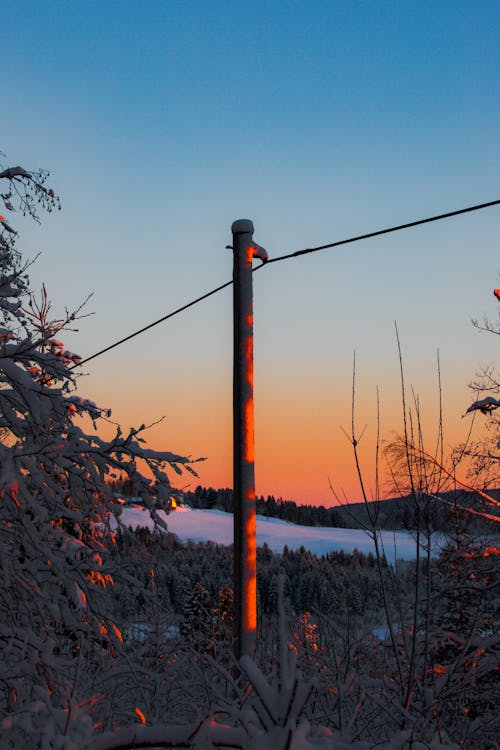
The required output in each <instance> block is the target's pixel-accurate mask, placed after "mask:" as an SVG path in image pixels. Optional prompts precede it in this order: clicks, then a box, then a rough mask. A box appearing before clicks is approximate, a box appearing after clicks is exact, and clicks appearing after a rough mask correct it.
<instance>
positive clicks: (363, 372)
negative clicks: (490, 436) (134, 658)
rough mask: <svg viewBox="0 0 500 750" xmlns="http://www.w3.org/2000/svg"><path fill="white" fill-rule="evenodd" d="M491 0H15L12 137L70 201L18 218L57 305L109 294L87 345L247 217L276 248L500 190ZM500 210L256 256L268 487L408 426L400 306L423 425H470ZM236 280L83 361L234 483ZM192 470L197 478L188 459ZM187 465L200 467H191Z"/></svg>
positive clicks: (5, 28) (261, 468)
mask: <svg viewBox="0 0 500 750" xmlns="http://www.w3.org/2000/svg"><path fill="white" fill-rule="evenodd" d="M499 20H500V11H499V6H498V4H497V3H496V2H493V1H491V2H490V1H489V0H482V1H481V2H479V3H478V2H472V1H471V2H463V1H461V0H454V1H453V2H451V1H450V2H448V0H441V1H437V2H406V1H405V0H401V1H398V2H389V1H383V0H380V1H379V2H375V1H373V2H367V1H364V2H363V1H361V0H351V1H350V2H348V1H347V0H344V1H343V2H341V1H340V0H337V1H335V0H330V1H329V2H326V1H325V2H320V1H319V0H307V1H306V0H304V1H302V0H295V1H293V0H288V1H287V0H281V1H279V2H278V1H277V0H275V1H272V0H270V1H268V2H264V0H252V2H244V1H241V2H240V1H238V0H232V1H231V2H228V1H226V0H204V1H202V0H199V1H198V2H193V1H191V0H180V1H175V0H164V1H163V2H151V1H148V0H142V1H141V2H135V1H134V0H128V1H127V2H110V1H106V0H100V1H99V2H95V1H94V0H86V1H85V2H79V1H78V0H75V1H74V2H70V3H68V2H61V1H59V0H52V1H51V2H50V3H40V2H38V1H37V2H25V1H23V0H4V2H3V3H2V10H1V28H2V43H1V52H0V55H1V60H2V74H3V75H2V82H3V101H2V105H3V106H2V110H3V112H2V138H1V144H0V149H1V150H2V151H3V152H4V153H5V154H6V157H7V158H6V159H4V160H3V161H4V162H5V161H7V162H9V163H10V164H14V163H15V164H18V163H20V164H22V165H23V166H25V167H26V168H34V167H38V166H42V167H46V168H48V169H50V171H51V173H52V175H51V183H50V185H51V186H53V187H54V188H55V189H56V191H57V192H58V193H59V194H60V195H61V198H62V202H63V210H62V212H61V213H60V214H57V215H51V216H48V217H46V218H45V219H44V222H43V226H42V227H37V226H30V225H29V224H26V225H24V224H23V223H22V221H21V220H18V219H16V222H17V226H18V227H19V228H20V229H22V230H23V234H22V238H21V241H20V243H19V247H20V248H23V249H24V250H25V251H26V253H27V254H28V256H30V257H32V256H33V255H34V254H35V252H36V251H38V250H40V251H42V255H41V257H40V258H39V259H38V261H37V263H36V264H35V266H34V267H33V268H32V280H33V283H34V284H35V285H36V286H39V285H40V284H41V283H42V281H45V282H46V284H47V287H48V290H49V293H50V294H51V296H52V297H53V299H54V303H55V310H63V309H64V306H65V305H67V306H69V307H71V306H74V305H76V304H77V303H78V302H80V301H81V300H82V299H84V298H85V297H86V295H87V294H88V293H89V292H93V293H94V296H93V298H92V300H91V302H90V303H89V305H88V310H89V311H92V312H94V313H95V315H93V316H92V317H90V318H87V319H85V320H82V321H81V322H80V324H79V326H78V327H79V332H78V333H72V334H68V335H67V336H66V338H65V343H66V344H67V346H68V347H70V348H72V349H73V350H74V351H77V352H78V353H79V354H80V355H81V356H88V355H90V354H92V353H93V352H94V351H96V350H97V349H100V348H102V347H103V346H106V345H107V344H109V343H112V342H113V341H114V340H115V339H118V338H120V337H122V336H124V335H126V334H127V333H129V332H131V331H133V330H134V329H136V328H139V327H141V326H143V325H145V324H147V323H149V322H150V321H152V320H155V319H156V318H159V317H160V316H162V315H163V314H166V313H167V312H169V311H170V310H171V309H174V308H175V307H177V306H179V305H181V304H183V303H185V302H187V301H189V300H190V299H192V298H193V297H196V296H198V295H199V294H202V293H204V292H205V291H208V290H209V289H211V288H212V287H214V286H217V285H218V284H219V283H221V282H223V281H226V280H229V279H230V278H231V266H232V259H231V253H230V251H229V250H225V249H224V248H225V245H227V244H229V243H230V242H231V234H230V226H231V223H232V221H233V220H234V219H237V218H250V219H252V220H253V222H254V225H255V239H256V240H257V242H259V243H260V244H261V245H264V246H265V247H266V248H267V250H268V252H269V255H270V256H271V257H273V256H276V255H279V254H282V253H284V252H288V251H291V250H297V249H300V248H303V247H307V246H311V245H316V244H324V243H328V242H333V241H335V240H338V239H342V238H344V237H349V236H352V235H356V234H360V233H363V232H369V231H371V230H376V229H380V228H384V227H386V226H391V225H394V224H399V223H403V222H406V221H411V220H413V219H418V218H423V217H426V216H429V215H433V214H436V213H442V212H446V211H451V210H454V209H458V208H462V207H465V206H468V205H472V204H475V203H481V202H486V201H490V200H494V199H497V198H499V197H500V189H499V185H498V174H499V149H498V132H499V121H500V118H499V115H500V103H499V86H498V83H499V60H498V50H499V49H500V45H499V27H500V24H499ZM499 219H500V208H497V207H495V208H491V209H487V210H485V211H481V212H477V213H474V214H469V215H466V216H464V217H459V218H455V219H450V220H446V221H442V222H439V223H437V224H433V225H428V226H424V227H420V228H418V229H413V230H410V231H407V232H402V233H397V234H394V235H390V236H387V237H382V238H378V239H374V240H368V241H365V242H362V243H360V244H355V245H349V246H346V247H341V248H337V249H334V250H329V251H328V250H327V251H325V252H323V253H316V254H315V255H311V256H306V257H305V258H301V259H297V260H293V261H290V262H287V263H278V264H275V265H273V266H270V267H269V268H268V269H267V270H263V271H261V272H259V273H258V274H256V275H255V277H254V282H255V287H254V292H255V401H256V485H257V487H256V489H257V493H258V494H268V493H273V494H275V495H281V496H283V497H289V498H292V499H296V500H298V501H300V502H308V503H320V502H321V503H325V504H332V503H333V498H332V495H331V492H330V489H329V480H330V481H331V482H332V484H333V485H334V486H335V488H336V489H337V490H338V491H341V490H342V488H344V489H345V491H346V493H347V496H348V497H349V498H352V499H357V498H358V497H359V492H358V490H357V485H356V481H355V477H354V471H353V468H354V467H353V461H352V457H351V454H350V449H349V445H348V443H347V440H346V438H345V437H344V435H343V434H342V431H341V430H340V426H343V427H344V428H346V429H349V424H350V402H351V378H352V359H353V351H354V350H356V357H357V372H358V378H357V390H358V404H357V410H358V416H359V423H360V426H361V427H364V425H365V424H367V429H366V433H365V437H364V439H363V443H362V448H364V451H365V453H366V456H365V457H364V458H365V460H366V473H367V479H370V477H371V476H372V469H373V442H372V441H373V437H374V434H375V430H376V411H375V400H376V388H377V387H378V388H379V392H380V400H381V418H382V432H383V434H384V435H385V436H386V437H389V436H390V434H391V431H392V430H398V429H400V424H401V419H400V413H401V406H400V397H399V393H400V390H399V381H398V372H399V364H398V359H397V349H396V341H395V334H394V321H397V324H398V327H399V333H400V337H401V341H402V347H403V355H404V364H405V370H406V377H407V381H408V385H412V386H414V388H415V392H416V393H418V395H419V398H420V404H421V408H422V416H423V421H424V424H425V426H426V430H428V433H429V436H430V437H432V436H433V435H434V434H435V426H436V422H437V417H436V404H437V376H436V353H437V350H438V349H439V351H440V358H441V373H442V383H443V397H444V406H445V441H446V445H447V447H449V448H451V446H452V445H453V444H454V443H455V442H456V441H457V440H459V439H460V437H461V436H462V435H463V434H464V429H465V428H466V427H467V426H468V420H466V419H462V415H463V412H464V411H465V408H466V406H467V404H468V402H469V399H470V396H469V393H468V390H467V384H468V382H469V381H470V380H471V379H472V377H473V376H474V373H475V371H476V370H477V368H478V367H479V366H480V365H481V364H488V363H491V362H494V361H495V358H496V347H497V345H498V342H497V340H495V339H494V338H493V337H491V336H488V335H487V334H480V333H478V332H477V331H476V330H475V329H474V328H473V327H472V326H471V322H470V319H471V317H479V318H480V317H481V316H482V315H483V314H487V315H489V316H490V317H492V318H495V316H496V314H497V305H496V303H495V299H494V297H493V295H492V289H493V288H494V287H495V286H498V285H499V283H498V279H499V267H500V264H499V261H498V243H499V232H498V228H499V223H500V221H499ZM231 304H232V299H231V289H230V288H229V289H226V290H224V291H223V292H221V293H220V294H219V295H217V296H216V297H213V298H211V299H210V300H208V301H206V302H204V303H203V304H201V305H199V306H198V307H195V308H193V309H191V310H189V311H188V312H186V313H184V314H183V315H181V316H178V317H177V318H175V319H173V320H171V321H170V322H168V323H166V324H164V325H162V326H159V327H157V328H155V329H154V330H152V331H150V332H148V333H146V334H144V335H143V336H141V337H139V338H137V339H135V340H134V341H132V342H130V343H128V344H126V345H123V346H122V347H120V348H118V349H116V350H115V351H113V352H110V353H109V354H106V355H104V356H102V357H101V358H99V359H97V360H95V361H93V362H91V363H89V365H88V366H87V367H86V368H85V371H86V373H88V374H87V375H86V377H85V378H82V379H81V381H80V383H81V386H80V390H81V392H82V395H87V396H89V397H93V398H94V399H95V400H97V401H98V402H99V403H100V404H102V405H103V406H109V407H111V408H112V410H113V417H114V418H115V419H116V420H117V421H120V422H121V423H122V424H123V425H124V426H125V427H126V426H128V425H131V424H135V425H137V424H140V423H143V422H146V423H150V422H154V421H155V420H156V419H158V418H159V417H161V416H163V415H164V416H165V417H166V419H165V421H164V422H163V423H162V424H161V425H158V426H156V427H154V428H152V429H151V431H150V433H149V435H150V445H151V446H153V447H158V448H164V449H170V450H174V451H177V452H180V453H186V454H190V455H192V456H206V457H207V462H206V463H205V464H203V465H202V467H201V469H200V482H202V483H204V484H207V485H209V484H211V485H214V486H230V485H231V483H232V477H231V403H232V393H231V380H232V313H231ZM186 481H188V480H187V479H186ZM191 486H192V484H191Z"/></svg>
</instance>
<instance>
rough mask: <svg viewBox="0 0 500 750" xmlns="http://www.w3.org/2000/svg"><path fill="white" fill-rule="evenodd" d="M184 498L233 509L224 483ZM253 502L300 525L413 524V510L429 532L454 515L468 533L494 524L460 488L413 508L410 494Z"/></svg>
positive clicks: (449, 525) (196, 504)
mask: <svg viewBox="0 0 500 750" xmlns="http://www.w3.org/2000/svg"><path fill="white" fill-rule="evenodd" d="M489 494H490V495H491V496H492V497H493V498H494V499H495V500H498V501H499V502H500V489H496V490H490V491H489ZM184 499H185V502H186V503H188V504H189V505H190V506H191V507H192V508H200V509H218V510H223V511H225V512H227V513H232V512H233V491H232V490H231V489H228V488H225V489H217V490H216V489H213V488H212V487H208V488H207V487H201V486H199V487H197V488H196V489H195V490H194V491H193V492H185V493H184ZM256 506H257V513H259V514H261V515H263V516H267V517H269V518H280V519H281V520H283V521H290V522H292V523H296V524H300V525H302V526H323V527H334V528H362V527H363V526H365V525H366V524H369V523H370V518H371V519H376V521H377V526H378V527H379V528H381V529H390V530H393V529H415V528H416V526H417V522H418V520H419V515H420V522H421V524H423V525H424V527H427V526H428V527H429V528H430V530H432V531H451V530H452V529H453V527H454V525H455V524H456V521H457V520H458V519H459V520H460V522H461V524H462V526H463V525H464V524H465V525H466V527H467V528H468V529H469V530H470V531H471V532H474V533H491V532H492V526H493V525H494V524H492V522H491V521H488V520H487V519H484V518H481V517H480V516H479V515H476V514H475V513H470V512H467V510H464V509H467V508H468V509H471V510H472V511H476V512H480V511H484V510H485V503H484V500H482V499H481V498H480V497H479V495H477V493H471V492H468V491H466V490H455V491H450V492H441V493H438V494H436V495H432V496H429V495H427V496H425V495H423V496H422V498H421V500H420V502H419V503H418V507H417V503H416V502H415V500H414V498H413V497H412V496H406V497H397V498H389V499H386V500H380V501H378V502H370V503H368V504H367V505H365V503H350V504H349V505H344V506H335V507H334V508H325V506H323V505H320V506H313V505H298V504H297V503H296V502H294V501H293V500H283V499H282V498H275V497H274V496H272V495H268V496H267V498H264V497H258V498H256ZM495 510H497V509H495V508H490V507H488V511H487V512H488V513H490V514H492V515H498V513H496V514H495Z"/></svg>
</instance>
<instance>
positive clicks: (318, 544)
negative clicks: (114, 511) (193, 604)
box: [121, 506, 415, 562]
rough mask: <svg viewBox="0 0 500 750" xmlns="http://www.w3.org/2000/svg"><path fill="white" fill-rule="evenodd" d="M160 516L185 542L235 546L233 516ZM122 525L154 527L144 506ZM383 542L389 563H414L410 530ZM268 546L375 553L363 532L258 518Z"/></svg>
mask: <svg viewBox="0 0 500 750" xmlns="http://www.w3.org/2000/svg"><path fill="white" fill-rule="evenodd" d="M160 516H161V517H162V518H163V519H164V520H165V521H166V523H167V525H168V528H169V531H171V532H172V533H173V534H176V535H177V536H178V537H179V539H180V540H181V541H183V542H186V541H188V540H192V541H193V542H207V541H211V542H215V543H216V544H224V545H229V544H232V543H233V516H232V515H231V514H230V513H224V512H223V511H220V510H195V509H191V508H188V507H186V506H185V507H183V508H181V509H180V510H176V511H173V512H172V513H170V514H169V515H168V516H166V515H165V514H164V513H163V512H161V513H160ZM121 518H122V522H123V523H124V524H125V525H126V526H132V527H133V528H135V527H137V526H148V527H149V528H152V526H153V524H152V521H151V519H150V518H149V515H148V513H147V511H145V510H144V509H143V508H140V507H132V508H123V511H122V515H121ZM379 534H380V540H381V542H382V544H383V547H384V552H385V555H386V558H387V560H388V561H389V562H394V561H395V560H396V559H403V560H411V559H413V558H414V557H415V540H414V539H413V537H412V535H411V534H410V533H409V532H407V531H394V532H392V531H381V532H379ZM264 543H266V544H267V545H268V546H269V547H270V548H271V549H272V550H273V552H280V553H281V552H283V547H284V546H285V544H286V545H287V546H288V548H289V549H290V550H295V549H298V548H299V547H301V546H303V547H305V549H307V550H309V551H310V552H313V553H314V554H315V555H319V556H321V555H326V554H327V553H328V552H335V551H339V550H343V551H344V552H346V553H347V554H350V553H352V552H353V551H354V549H358V550H359V551H360V552H363V553H364V554H366V555H367V554H368V553H370V552H374V551H375V550H374V546H373V542H372V540H371V539H370V537H369V536H368V534H366V533H365V532H364V531H362V530H359V529H335V528H325V527H321V526H298V525H297V524H294V523H289V522H288V521H281V520H280V519H278V518H266V517H265V516H259V515H258V516H257V544H258V545H259V546H262V545H263V544H264Z"/></svg>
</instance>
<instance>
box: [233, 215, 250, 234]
mask: <svg viewBox="0 0 500 750" xmlns="http://www.w3.org/2000/svg"><path fill="white" fill-rule="evenodd" d="M231 232H232V233H233V234H253V221H250V219H237V220H236V221H233V223H232V224H231Z"/></svg>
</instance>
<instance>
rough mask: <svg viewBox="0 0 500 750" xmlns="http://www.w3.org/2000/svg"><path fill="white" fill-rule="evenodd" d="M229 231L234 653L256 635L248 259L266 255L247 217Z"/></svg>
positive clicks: (247, 647) (250, 646)
mask: <svg viewBox="0 0 500 750" xmlns="http://www.w3.org/2000/svg"><path fill="white" fill-rule="evenodd" d="M231 231H232V233H233V282H234V284H233V290H234V292H233V294H234V296H233V321H234V351H233V492H234V498H233V513H234V655H235V657H236V659H237V660H239V659H240V658H241V657H242V656H252V655H253V653H254V650H255V643H256V637H257V539H256V518H255V478H254V421H253V415H254V410H253V285H252V260H253V258H260V259H261V260H262V261H263V262H265V261H266V260H267V259H268V256H267V252H266V251H265V250H264V248H262V247H260V246H259V245H257V244H256V243H255V242H254V241H253V239H252V235H253V231H254V228H253V223H252V222H251V221H249V220H248V219H239V220H238V221H235V222H233V224H232V226H231Z"/></svg>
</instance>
